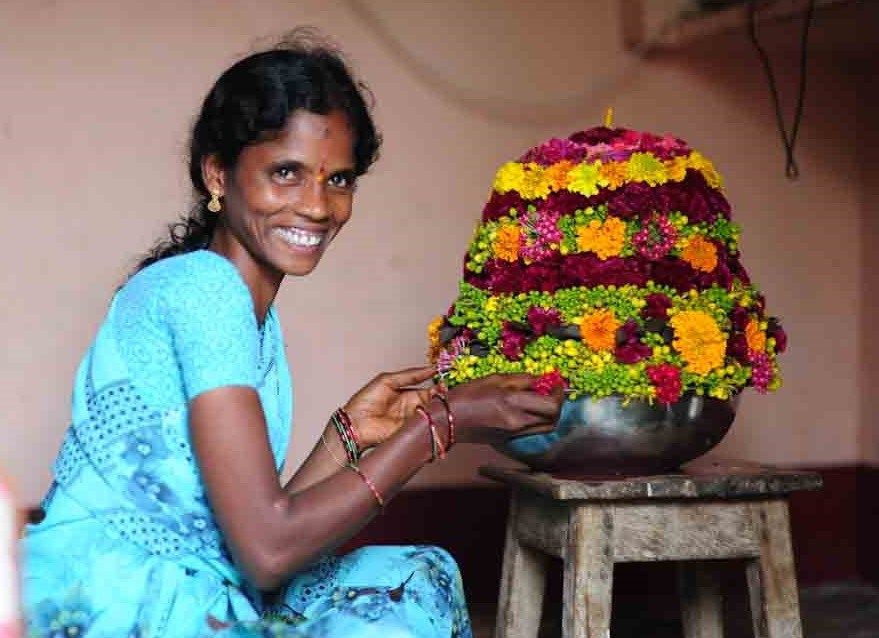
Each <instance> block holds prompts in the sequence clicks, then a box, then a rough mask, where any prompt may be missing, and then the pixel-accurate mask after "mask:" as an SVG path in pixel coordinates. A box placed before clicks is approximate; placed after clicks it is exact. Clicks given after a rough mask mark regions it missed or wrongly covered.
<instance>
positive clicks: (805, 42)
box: [748, 0, 815, 180]
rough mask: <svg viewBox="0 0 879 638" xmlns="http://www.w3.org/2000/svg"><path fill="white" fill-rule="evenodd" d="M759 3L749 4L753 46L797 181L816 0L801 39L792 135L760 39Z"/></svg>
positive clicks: (791, 174)
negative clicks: (758, 28)
mask: <svg viewBox="0 0 879 638" xmlns="http://www.w3.org/2000/svg"><path fill="white" fill-rule="evenodd" d="M757 4H758V0H750V3H749V5H748V36H749V37H750V39H751V43H752V44H753V45H754V48H755V49H756V50H757V55H758V56H759V57H760V62H761V63H762V64H763V70H764V71H765V72H766V80H767V82H768V83H769V92H770V93H771V94H772V104H773V106H774V108H775V121H776V124H777V125H778V132H779V134H780V135H781V142H782V144H784V152H785V168H784V173H785V175H786V176H787V178H788V179H790V180H795V179H797V178H798V177H799V176H800V167H799V165H797V160H796V157H795V156H794V150H795V149H796V145H797V135H798V134H799V132H800V122H801V121H802V119H803V103H804V101H805V96H806V75H807V73H806V71H807V68H808V61H809V58H808V55H809V28H810V27H811V26H812V19H813V17H814V14H815V0H808V5H807V7H806V11H805V14H804V18H803V31H802V34H801V36H800V85H799V88H798V90H797V105H796V108H795V110H794V121H793V126H792V127H791V131H790V133H788V131H787V125H786V124H785V122H784V113H782V109H781V101H780V99H779V96H778V85H777V84H776V82H775V73H774V72H773V70H772V63H771V62H770V60H769V54H768V53H766V49H765V48H763V45H762V44H760V40H759V39H758V38H757Z"/></svg>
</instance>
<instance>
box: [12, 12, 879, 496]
mask: <svg viewBox="0 0 879 638" xmlns="http://www.w3.org/2000/svg"><path fill="white" fill-rule="evenodd" d="M354 4H355V3H353V2H337V3H324V2H320V1H319V0H311V1H304V2H299V3H289V2H278V1H276V0H252V1H251V2H247V3H243V2H242V3H233V2H223V3H218V2H206V1H198V2H190V3H178V2H173V1H172V0H156V1H154V2H151V3H148V4H145V3H141V2H134V1H133V0H119V1H118V2H114V3H106V2H101V1H99V0H80V1H79V2H76V3H72V2H61V1H55V2H40V3H23V2H19V3H3V4H0V24H2V25H3V29H4V30H5V32H6V34H7V35H12V36H14V37H6V38H4V39H2V40H0V77H3V78H4V91H3V99H2V100H0V139H2V141H3V143H4V150H5V152H4V153H2V155H0V206H2V210H3V215H0V233H2V236H3V237H4V238H6V247H5V250H4V251H2V254H0V295H2V298H3V299H4V302H5V304H6V312H4V313H3V314H2V315H0V333H2V334H3V335H4V336H3V351H4V352H5V353H6V356H5V357H4V358H3V359H2V360H0V378H2V380H3V383H2V384H0V406H2V408H3V410H2V412H3V414H4V417H5V418H4V421H3V423H2V425H0V428H2V429H0V432H2V436H0V465H3V466H4V467H6V468H8V469H9V470H10V471H11V472H12V473H13V475H14V476H16V477H17V479H18V481H19V483H20V486H21V493H22V494H23V496H24V498H25V500H26V501H28V502H34V501H36V500H37V499H38V498H39V497H40V496H41V494H42V492H43V490H44V489H45V487H46V485H47V482H48V480H49V476H50V473H49V466H50V463H51V460H52V458H53V456H54V454H55V452H56V450H57V446H58V444H59V442H60V439H61V436H62V433H63V431H64V428H65V426H66V423H67V419H68V400H69V399H68V398H69V392H70V382H71V378H72V374H73V371H74V368H75V366H76V364H77V361H78V358H79V357H80V356H81V353H82V351H83V349H84V348H85V347H86V346H87V344H88V342H89V340H90V338H91V336H92V334H93V332H94V330H95V328H96V326H97V324H98V322H99V321H100V319H101V316H102V314H103V312H104V309H105V307H106V303H107V301H108V299H109V296H110V294H111V293H112V290H113V288H114V286H115V285H116V284H117V283H118V282H119V281H120V279H121V277H122V276H123V275H124V273H125V272H126V270H127V268H128V267H129V266H130V264H131V263H132V262H133V260H134V258H135V257H136V256H137V255H138V254H139V253H140V252H142V251H143V250H144V249H145V248H146V247H147V246H149V245H150V243H151V242H152V241H153V240H154V239H155V237H156V236H157V234H158V233H159V232H160V231H161V229H162V227H163V224H165V223H167V222H168V221H170V220H171V219H172V218H173V217H174V216H175V215H176V214H177V213H178V211H182V210H183V209H184V208H185V206H186V203H187V189H186V183H185V171H184V159H183V149H184V145H185V137H186V131H187V126H188V124H189V123H190V121H191V119H192V117H193V115H194V112H195V109H196V107H197V104H198V102H199V100H200V98H201V96H202V95H203V93H204V92H205V91H206V90H207V88H208V86H209V84H210V82H211V81H212V80H213V78H214V77H215V75H216V74H217V73H218V72H220V71H221V70H222V69H223V68H224V67H225V66H226V65H228V64H229V63H230V62H231V61H233V60H234V59H236V58H237V57H238V56H239V55H240V54H242V53H245V52H247V51H248V50H249V49H250V48H251V45H252V43H253V42H254V41H255V39H256V38H257V37H259V36H265V35H266V34H277V33H279V32H280V31H282V30H284V29H286V28H288V27H292V26H294V25H296V24H301V23H309V24H315V25H317V26H319V27H321V28H322V29H324V30H325V31H326V32H327V33H330V34H333V35H334V36H335V37H337V38H338V39H339V40H340V41H341V42H343V43H344V45H345V48H346V50H347V51H348V53H349V55H350V57H351V58H352V59H353V61H354V63H355V65H356V66H357V68H358V69H359V70H360V71H361V73H362V75H363V76H364V77H365V78H366V79H367V80H368V81H369V83H370V85H371V87H372V89H373V91H374V92H375V94H376V96H377V99H378V109H377V117H378V120H379V122H380V125H381V127H382V129H383V130H384V133H385V138H386V145H385V148H384V154H383V158H382V160H381V162H380V163H379V164H378V165H377V167H376V169H375V171H374V174H373V175H371V176H369V177H368V178H367V179H365V180H364V181H363V184H362V188H361V190H360V192H359V194H358V200H359V201H358V202H357V207H356V209H355V216H354V219H353V220H352V222H351V223H350V225H349V227H348V228H346V230H345V232H344V233H343V234H342V235H341V236H340V238H339V240H338V242H337V245H336V246H334V248H333V249H332V250H331V252H330V254H329V255H328V257H327V260H326V262H325V263H324V264H322V265H321V267H320V268H319V269H318V270H317V272H316V273H315V274H314V275H313V276H311V277H308V278H305V279H301V280H296V281H289V282H288V284H286V286H285V288H284V289H283V290H282V293H281V295H280V297H279V299H278V307H279V310H280V313H281V316H282V319H283V322H284V326H285V330H286V334H287V341H288V351H289V353H290V359H291V364H292V367H293V369H294V375H295V385H296V397H297V399H296V401H297V402H296V416H295V429H294V437H293V449H292V450H291V454H290V458H291V461H292V464H293V465H295V464H296V463H298V462H299V461H300V460H301V459H302V458H303V457H304V455H305V453H306V451H307V448H308V447H309V446H310V445H311V444H312V443H313V441H314V440H315V438H316V436H317V433H318V431H319V430H320V428H321V427H322V426H323V423H324V420H325V418H326V416H327V415H328V414H329V413H330V412H331V411H332V409H333V408H334V407H335V406H336V405H338V404H339V403H341V402H343V401H344V400H345V399H346V398H347V396H349V395H350V394H351V393H352V392H353V391H354V390H356V389H357V388H358V387H359V385H360V384H362V383H363V382H364V381H365V380H366V379H368V378H369V377H371V376H372V375H373V374H375V373H376V372H378V371H380V370H383V369H393V368H395V367H402V366H407V365H411V364H414V363H418V362H420V361H422V360H423V356H424V355H423V352H424V347H425V339H424V326H425V324H426V323H427V322H428V321H429V319H430V318H431V317H432V316H434V315H435V314H437V313H439V312H441V311H442V310H444V309H445V308H446V307H447V305H448V303H449V302H450V301H451V299H452V298H453V297H454V294H455V288H456V282H457V279H458V276H459V274H460V258H461V256H462V253H463V251H464V249H465V247H466V245H467V241H468V239H469V236H470V233H471V231H472V228H473V225H474V224H475V221H476V219H477V217H478V214H479V211H480V208H481V205H482V202H483V200H484V197H485V195H486V193H487V190H488V186H489V184H490V181H491V178H492V175H493V173H494V170H495V168H496V166H497V165H499V164H500V163H501V162H503V161H505V160H507V159H510V158H512V157H513V156H515V155H516V154H518V153H519V152H520V151H521V150H523V149H524V148H527V147H528V146H530V145H531V144H533V143H535V142H538V141H540V140H541V139H543V138H545V137H546V136H548V135H550V134H564V133H567V132H570V131H572V130H575V129H577V128H584V127H588V126H591V125H594V124H596V123H598V122H600V121H601V114H602V113H603V110H604V107H605V105H606V104H608V103H612V104H613V105H614V107H615V109H616V112H617V119H618V122H619V123H620V124H621V125H627V126H632V127H637V128H645V129H650V130H656V131H659V132H664V131H669V132H673V133H675V134H677V135H680V136H682V137H684V138H686V139H688V140H690V141H691V142H692V143H693V144H694V145H695V146H696V147H698V148H699V149H700V150H702V151H703V152H705V153H706V154H707V155H709V156H710V157H712V158H713V159H714V160H715V162H716V164H717V165H718V167H719V168H720V170H721V171H722V172H723V173H724V175H725V177H726V179H727V184H728V194H729V197H730V199H731V201H732V202H733V205H734V207H735V214H736V215H737V216H738V220H739V221H740V222H741V223H742V224H743V226H744V240H743V251H744V257H745V264H746V265H747V266H748V267H749V269H750V270H751V271H752V274H753V276H754V278H755V280H756V281H757V282H759V283H760V284H761V285H762V287H763V288H764V291H765V293H766V294H767V297H768V299H769V303H770V307H771V309H772V310H773V311H774V312H776V313H778V314H780V315H781V316H782V317H783V319H784V320H785V322H786V327H787V329H788V331H789V333H790V337H791V344H792V348H791V350H790V352H789V354H787V355H786V356H785V358H784V360H783V365H784V369H785V372H786V386H785V388H784V389H783V390H782V391H781V392H779V393H778V394H776V395H773V396H769V397H758V396H756V395H748V396H747V397H746V398H745V399H744V401H743V405H742V411H741V414H740V417H739V420H738V422H737V424H736V426H735V427H734V428H733V430H732V432H731V434H730V435H729V437H728V439H727V440H726V441H725V442H724V443H723V444H722V448H721V451H722V452H723V453H725V454H727V455H733V456H738V457H743V458H750V459H756V460H762V461H769V462H778V463H785V464H798V463H808V464H825V463H826V464H830V463H844V462H853V461H858V460H860V459H861V458H862V451H861V449H860V448H859V442H860V441H865V440H866V439H867V435H868V434H870V433H871V432H873V433H875V430H869V429H867V428H863V427H862V426H861V423H862V422H863V420H862V419H861V400H862V394H861V388H862V386H861V383H862V379H864V378H867V376H868V375H869V371H865V370H864V369H863V368H862V367H861V365H862V363H861V359H860V358H859V351H860V345H861V342H860V336H859V334H860V333H859V331H860V330H861V325H862V324H861V314H860V312H861V308H862V303H861V299H862V291H863V290H864V286H865V285H868V283H869V282H867V281H865V278H864V276H863V270H862V262H861V254H862V253H861V245H862V228H861V224H862V221H863V220H864V218H865V215H866V213H867V212H868V211H866V210H865V209H862V201H864V195H865V193H864V192H863V191H862V182H861V181H859V180H858V178H857V175H858V174H859V173H858V171H859V168H860V167H861V165H862V162H861V159H862V155H861V153H860V152H858V146H857V145H858V144H859V143H860V137H861V136H860V134H859V131H858V130H857V129H856V128H855V127H853V126H852V122H853V121H854V119H853V118H854V115H853V114H854V113H856V112H857V110H858V99H859V97H858V94H857V90H856V88H857V77H856V76H854V75H850V74H848V73H847V71H846V70H847V68H848V67H849V64H848V60H847V59H843V58H841V57H840V56H838V55H837V54H836V53H834V48H833V46H824V48H823V49H822V50H820V51H819V52H818V53H816V56H815V58H814V66H813V68H812V75H811V76H810V92H809V101H808V104H807V110H806V117H805V120H804V123H803V128H802V132H801V138H802V140H801V151H800V163H801V168H802V172H803V177H802V179H801V180H800V181H799V182H796V183H789V182H787V181H786V180H785V179H784V177H783V174H782V154H781V151H780V145H779V143H778V141H777V134H776V132H775V129H774V125H773V120H772V113H771V110H770V103H769V101H768V96H767V91H766V86H765V83H764V81H763V79H762V76H761V75H760V72H759V69H758V67H757V65H756V62H755V58H754V56H753V54H752V53H751V51H750V50H749V49H748V48H747V46H745V44H743V43H742V40H741V38H740V37H716V38H712V40H711V46H710V47H704V48H699V47H693V48H692V49H688V50H686V51H682V52H678V53H675V54H665V55H662V56H658V57H657V58H655V59H654V60H652V61H650V62H649V63H643V64H641V65H637V66H632V65H631V64H630V61H629V60H627V58H626V57H625V56H624V55H623V54H622V53H621V52H620V51H619V50H618V45H617V44H616V29H617V26H618V25H617V24H616V12H615V10H614V9H613V5H612V3H608V2H595V3H592V4H591V5H589V6H586V5H584V3H579V2H570V3H565V4H564V5H562V4H559V8H560V9H563V10H559V11H551V12H545V11H538V8H539V4H535V3H527V2H506V1H502V0H491V1H486V2H481V3H469V2H464V1H463V0H462V1H460V2H456V3H452V4H451V5H449V4H448V3H445V4H443V5H436V4H435V3H398V2H393V1H392V0H372V1H371V2H369V3H367V6H369V7H372V8H373V9H374V10H375V12H376V15H378V16H379V17H380V18H381V19H382V20H383V21H384V23H385V24H386V25H387V26H388V27H389V28H390V30H391V32H392V33H393V34H395V36H396V37H398V38H399V41H400V43H402V45H403V46H405V47H408V48H409V50H412V51H414V52H415V54H416V56H417V58H418V59H421V60H427V61H429V62H430V65H431V68H432V69H435V70H436V71H437V72H439V73H440V77H439V80H438V79H437V77H436V76H435V75H433V74H432V72H431V73H428V74H427V75H428V79H429V82H425V81H423V78H421V79H419V78H418V77H416V76H415V75H413V74H412V73H411V69H410V68H409V67H408V66H406V65H405V64H404V63H402V62H401V61H400V60H399V58H398V57H396V56H395V55H393V54H392V52H391V51H390V49H389V48H387V46H386V45H387V43H386V42H383V41H382V39H381V38H380V37H378V36H377V35H376V34H375V33H374V32H373V31H372V30H370V28H369V27H368V26H367V24H366V22H365V21H364V16H362V15H358V14H357V13H355V12H354V11H353V10H352V7H353V6H354ZM587 9H588V11H587ZM834 19H835V18H834ZM837 22H839V20H837ZM834 24H836V23H834V22H833V20H831V16H830V15H829V14H828V13H827V12H823V13H821V14H819V22H818V24H817V25H816V31H817V33H818V34H819V40H820V38H821V37H824V35H826V33H825V34H824V35H822V29H823V30H824V31H826V32H828V33H829V32H830V30H831V29H839V28H840V27H839V26H834ZM845 24H846V23H844V24H843V26H845ZM848 26H852V25H851V24H850V23H849V24H848ZM584 33H589V34H590V37H589V38H584V37H582V36H583V34H584ZM769 37H770V39H771V40H772V42H773V43H774V44H775V45H777V46H776V47H774V49H775V50H776V53H777V54H778V58H777V60H776V69H777V72H778V73H779V75H780V81H781V87H782V91H783V92H784V94H785V95H786V96H791V95H792V94H793V89H794V80H795V65H794V62H793V60H794V57H793V55H792V48H791V47H790V46H788V45H787V44H786V43H787V42H789V41H790V42H793V41H795V39H796V34H795V32H794V28H793V26H792V25H790V24H787V25H781V26H779V27H778V28H776V29H773V30H770V31H769ZM830 41H831V42H832V41H833V39H832V38H830ZM822 42H823V40H822ZM546 69H552V70H553V72H552V73H546ZM422 70H423V69H422ZM607 77H613V78H616V79H617V80H618V81H616V82H608V81H606V78H607ZM447 81H451V82H452V84H453V85H454V87H455V91H456V92H457V94H458V96H459V98H461V97H462V96H463V97H468V96H469V97H473V96H474V95H475V96H477V97H485V98H487V99H486V100H485V101H482V102H480V101H474V100H471V101H470V102H469V104H470V106H469V107H468V106H465V105H462V103H461V100H460V99H459V100H458V101H454V100H449V99H445V98H443V97H441V96H440V95H439V94H438V93H437V92H436V90H435V89H436V86H437V85H438V84H440V85H441V84H443V83H444V82H447ZM595 87H599V88H600V89H601V90H600V91H598V90H597V89H596V88H595ZM580 94H584V96H581V97H580V98H578V97H577V96H578V95H580ZM564 98H571V100H569V101H568V102H566V101H565V99H564ZM539 102H548V103H549V105H548V106H547V105H542V106H541V105H540V104H538V103H539ZM571 103H573V106H571ZM474 104H476V106H477V107H479V106H480V105H481V106H482V107H485V108H477V109H476V110H474V108H473V105H474ZM559 104H561V105H562V106H561V107H557V106H556V105H559ZM572 114H576V116H574V115H572ZM872 175H875V171H874V172H873V173H872ZM862 181H863V184H864V185H867V186H868V185H869V182H870V181H871V180H870V179H869V175H868V176H867V177H865V178H864V179H863V180H862ZM865 188H866V186H865ZM873 188H874V189H875V187H873ZM864 254H865V255H866V254H867V253H864ZM865 259H866V257H865ZM874 450H875V445H874ZM870 458H872V459H873V460H876V458H877V456H873V457H870ZM489 459H495V457H494V455H493V453H491V452H490V451H487V450H481V449H470V450H467V449H465V448H464V447H461V448H459V449H457V450H456V451H455V452H454V454H453V456H452V458H451V459H449V460H448V461H447V462H446V463H445V464H443V465H437V466H434V467H431V468H429V469H428V470H426V471H425V472H423V473H422V475H421V476H419V478H418V479H416V481H417V482H418V483H420V484H424V483H454V482H471V481H473V480H475V479H474V468H475V466H476V465H478V464H479V463H480V462H485V461H486V460H489Z"/></svg>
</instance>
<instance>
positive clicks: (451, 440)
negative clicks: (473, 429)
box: [436, 391, 455, 450]
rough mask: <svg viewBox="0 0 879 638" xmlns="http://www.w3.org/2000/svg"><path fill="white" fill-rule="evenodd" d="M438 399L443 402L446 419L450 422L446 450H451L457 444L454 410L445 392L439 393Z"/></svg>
mask: <svg viewBox="0 0 879 638" xmlns="http://www.w3.org/2000/svg"><path fill="white" fill-rule="evenodd" d="M436 398H437V399H439V400H440V401H441V402H442V404H443V407H445V409H446V417H447V419H448V421H449V444H448V445H447V446H446V450H450V449H452V446H453V445H454V444H455V415H454V414H452V408H451V407H450V406H449V397H448V395H447V394H446V393H445V392H443V391H440V392H437V394H436Z"/></svg>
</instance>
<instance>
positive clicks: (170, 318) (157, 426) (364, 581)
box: [23, 250, 471, 638]
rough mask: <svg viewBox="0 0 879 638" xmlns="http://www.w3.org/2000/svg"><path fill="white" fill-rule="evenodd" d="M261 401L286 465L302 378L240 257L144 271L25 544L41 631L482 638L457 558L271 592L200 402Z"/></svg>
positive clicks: (103, 344) (379, 562)
mask: <svg viewBox="0 0 879 638" xmlns="http://www.w3.org/2000/svg"><path fill="white" fill-rule="evenodd" d="M229 385H239V386H247V387H253V388H255V389H256V390H257V392H258V393H259V397H260V401H261V403H262V407H263V411H264V413H265V417H266V423H267V426H268V438H269V442H270V444H271V448H272V452H273V455H274V458H275V462H276V467H277V470H278V472H279V474H280V471H281V467H282V465H283V460H284V456H285V452H286V449H287V444H288V441H289V434H290V422H291V417H292V407H293V406H292V387H291V381H290V375H289V370H288V368H287V360H286V355H285V351H284V342H283V338H282V334H281V329H280V323H279V321H278V318H277V316H276V314H275V311H274V309H273V308H272V309H270V310H269V313H268V315H267V316H266V320H265V322H264V324H263V325H262V326H259V325H257V322H256V318H255V314H254V309H253V301H252V298H251V295H250V292H249V290H248V288H247V286H246V285H245V283H244V281H243V280H242V279H241V276H240V274H239V273H238V270H237V269H236V267H235V266H234V265H233V264H232V263H231V262H229V261H227V260H226V259H225V258H223V257H222V256H220V255H217V254H215V253H213V252H210V251H206V250H200V251H195V252H192V253H187V254H185V255H180V256H176V257H171V258H167V259H164V260H162V261H159V262H157V263H155V264H153V265H151V266H149V267H147V268H145V269H144V270H142V271H140V272H139V273H137V274H136V275H135V276H134V277H132V278H131V279H130V280H129V281H128V282H127V283H126V284H125V286H123V287H122V288H121V289H120V290H119V291H118V292H117V294H116V295H115V297H114V298H113V301H112V303H111V306H110V309H109V311H108V313H107V316H106V318H105V320H104V322H103V324H102V325H101V327H100V329H99V331H98V334H97V336H96V338H95V340H94V342H93V343H92V345H91V347H90V348H89V350H88V351H87V353H86V355H85V357H84V358H83V360H82V363H81V364H80V366H79V368H78V370H77V374H76V381H75V386H74V392H73V419H72V425H71V426H70V428H69V429H68V432H67V434H66V437H65V439H64V442H63V444H62V447H61V451H60V452H59V454H58V458H57V460H56V462H55V465H54V481H53V484H52V486H51V488H50V490H49V493H48V494H47V495H46V497H45V499H44V501H43V509H44V510H45V514H46V516H45V519H44V520H43V521H42V522H40V523H39V524H37V525H31V526H29V528H28V531H27V535H26V538H25V539H24V541H23V552H24V558H25V578H24V594H25V610H26V616H27V620H28V629H29V632H30V635H33V636H53V637H54V636H74V635H76V636H80V637H82V636H84V637H86V638H121V637H131V638H135V637H137V638H141V637H142V638H146V637H153V636H173V637H175V638H189V637H200V636H227V637H229V636H239V637H249V636H373V635H375V636H379V635H381V636H382V638H390V637H391V636H417V637H422V636H423V637H425V638H429V637H434V636H435V637H438V638H439V637H443V638H446V637H450V636H451V637H459V636H460V637H463V638H469V637H470V636H471V630H470V624H469V619H468V616H467V610H466V606H465V603H464V599H463V591H462V586H461V578H460V574H459V573H458V570H457V567H456V565H455V562H454V560H453V559H452V558H451V556H449V554H448V553H446V552H445V551H443V550H441V549H439V548H436V547H429V546H404V547H365V548H362V549H360V550H357V551H355V552H352V553H351V554H348V555H346V556H341V557H336V556H324V557H321V558H320V559H319V560H317V561H316V562H315V563H314V564H313V565H311V566H309V567H308V568H306V569H305V570H304V571H302V572H300V573H297V574H295V575H294V576H293V577H292V579H291V581H290V582H289V584H288V585H287V586H286V587H285V588H284V589H283V590H282V591H280V592H278V593H277V594H276V595H273V596H272V597H271V599H270V600H268V599H266V597H264V596H263V595H262V594H261V593H260V592H257V591H256V590H255V589H254V588H253V587H252V586H251V585H250V584H249V583H248V582H247V581H246V580H245V579H244V578H243V577H242V574H241V572H240V571H239V570H238V568H237V566H236V565H235V564H234V562H233V561H232V559H231V557H230V555H229V552H228V549H227V547H226V545H225V544H224V541H223V536H222V532H221V530H220V529H219V528H218V526H217V523H216V520H215V518H214V514H213V512H212V511H211V507H210V503H209V502H208V500H207V498H206V495H205V490H204V484H203V482H202V480H201V476H200V472H199V468H198V465H197V463H196V460H195V457H194V454H193V451H192V446H191V442H190V438H189V432H188V425H187V424H188V409H187V406H188V405H189V402H190V401H191V400H192V399H193V398H194V397H195V396H197V395H198V394H200V393H201V392H205V391H207V390H210V389H213V388H217V387H222V386H229Z"/></svg>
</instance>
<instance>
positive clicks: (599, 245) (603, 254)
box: [577, 216, 626, 259]
mask: <svg viewBox="0 0 879 638" xmlns="http://www.w3.org/2000/svg"><path fill="white" fill-rule="evenodd" d="M625 245H626V222H624V221H623V220H622V219H620V218H619V217H613V216H611V217H608V218H607V219H605V220H604V222H601V221H600V220H597V219H593V220H592V221H590V222H589V223H588V224H587V225H586V226H580V228H579V229H578V230H577V247H578V248H579V249H580V250H581V251H583V252H588V251H592V252H594V253H595V254H596V255H598V257H599V258H600V259H607V258H608V257H616V256H617V255H619V254H620V253H621V252H622V251H623V247H624V246H625Z"/></svg>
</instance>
